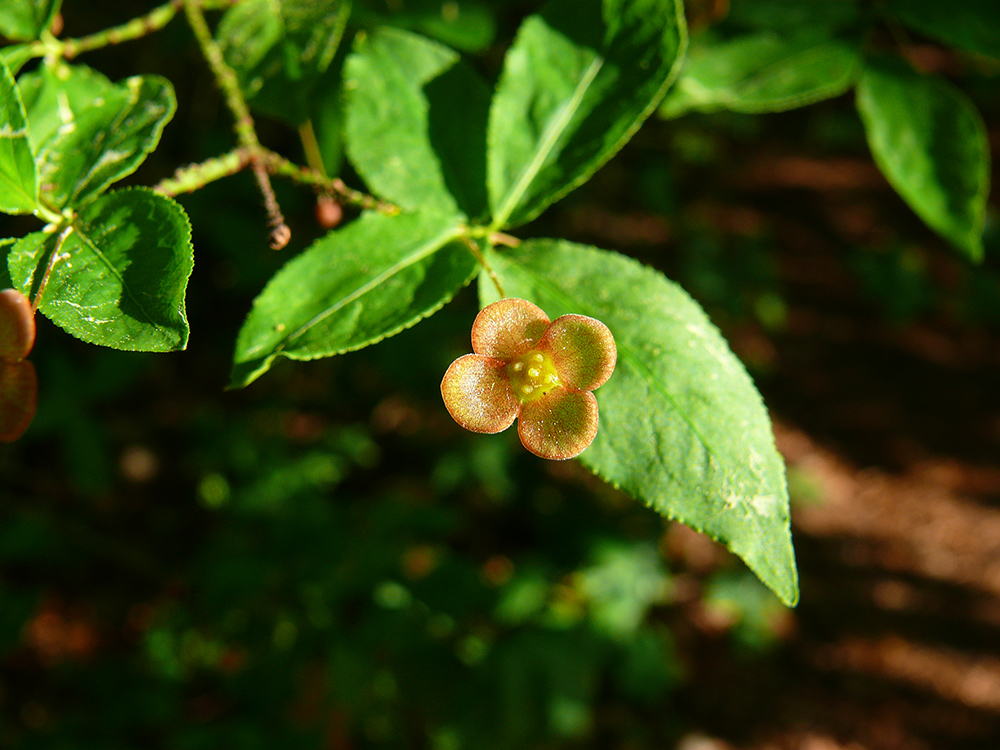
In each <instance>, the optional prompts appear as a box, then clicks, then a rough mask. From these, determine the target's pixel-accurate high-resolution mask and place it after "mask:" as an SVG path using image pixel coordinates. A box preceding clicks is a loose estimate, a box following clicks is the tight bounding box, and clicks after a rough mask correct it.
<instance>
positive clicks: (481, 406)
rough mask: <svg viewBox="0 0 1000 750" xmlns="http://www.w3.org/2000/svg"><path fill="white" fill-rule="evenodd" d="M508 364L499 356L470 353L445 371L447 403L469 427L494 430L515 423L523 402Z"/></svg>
mask: <svg viewBox="0 0 1000 750" xmlns="http://www.w3.org/2000/svg"><path fill="white" fill-rule="evenodd" d="M504 367H505V363H504V362H502V361H500V360H498V359H490V358H489V357H480V356H479V355H478V354H466V355H465V356H464V357H459V358H458V359H456V360H455V361H454V362H452V363H451V367H449V368H448V371H447V372H446V373H445V374H444V379H443V380H442V381H441V396H442V397H443V398H444V405H445V407H446V408H447V409H448V413H449V414H451V416H452V418H453V419H454V420H455V421H456V422H458V423H459V424H460V425H462V427H464V428H465V429H467V430H472V431H473V432H487V433H490V434H492V433H494V432H501V431H503V430H506V429H507V428H508V427H510V426H511V425H512V424H514V418H515V417H516V416H517V410H518V408H519V407H520V404H519V403H518V400H517V398H516V397H515V396H514V393H513V392H512V391H511V389H510V382H509V381H508V379H507V372H506V370H505V369H504Z"/></svg>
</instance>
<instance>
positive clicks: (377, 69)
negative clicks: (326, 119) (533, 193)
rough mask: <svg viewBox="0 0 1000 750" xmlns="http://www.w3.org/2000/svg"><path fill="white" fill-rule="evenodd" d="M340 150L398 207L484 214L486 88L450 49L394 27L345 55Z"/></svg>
mask: <svg viewBox="0 0 1000 750" xmlns="http://www.w3.org/2000/svg"><path fill="white" fill-rule="evenodd" d="M344 87H345V90H346V93H347V104H346V128H345V138H346V141H347V153H348V156H349V157H350V159H351V162H352V163H353V164H354V166H355V167H356V168H357V170H358V172H359V174H361V176H362V177H363V178H364V180H365V182H366V183H368V185H369V187H370V188H371V189H372V191H373V192H375V193H377V194H378V195H380V196H382V197H383V198H385V199H386V200H389V201H391V202H393V203H396V204H398V205H399V206H401V207H402V208H404V209H405V210H409V211H416V210H418V209H421V208H428V209H433V210H439V211H443V212H446V213H455V212H457V211H459V210H460V211H461V212H462V213H464V214H465V215H466V216H469V217H478V216H481V215H482V214H484V213H485V212H486V209H487V206H486V187H485V184H486V143H485V132H486V120H487V116H488V112H489V100H490V92H489V90H488V89H487V87H486V84H485V83H483V81H482V80H481V79H480V78H479V76H478V75H476V73H475V72H474V71H473V70H472V69H471V68H470V67H469V66H468V65H466V64H465V63H463V62H462V61H461V60H460V59H459V56H458V54H457V53H456V52H454V51H452V50H450V49H448V48H447V47H444V46H442V45H440V44H438V43H437V42H432V41H431V40H429V39H425V38H423V37H420V36H416V35H415V34H411V33H409V32H406V31H400V30H398V29H391V28H384V29H380V30H378V31H376V32H375V33H373V34H372V35H371V36H369V37H364V38H361V39H359V40H358V43H357V45H356V46H355V51H354V52H353V54H351V56H350V57H349V58H348V59H347V64H346V66H345V83H344Z"/></svg>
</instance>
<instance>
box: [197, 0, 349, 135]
mask: <svg viewBox="0 0 1000 750" xmlns="http://www.w3.org/2000/svg"><path fill="white" fill-rule="evenodd" d="M349 15H350V3H349V2H347V1H346V0H243V1H242V2H240V3H237V4H235V5H234V6H233V7H232V8H230V9H229V10H228V11H226V14H225V15H224V16H223V17H222V20H221V21H220V22H219V28H218V31H217V33H216V38H217V39H218V42H219V46H220V47H221V48H222V53H223V56H224V57H225V60H226V62H227V63H229V65H230V66H232V68H233V70H235V71H236V75H237V77H238V78H239V81H240V87H241V88H242V89H243V92H244V94H245V96H246V97H247V99H248V100H249V102H250V106H251V107H252V108H253V109H255V110H257V111H259V112H263V113H265V114H268V115H270V116H272V117H276V118H278V119H281V120H284V121H285V122H288V123H291V124H293V125H299V124H301V123H303V122H305V121H306V120H307V119H309V116H310V112H311V109H312V95H313V91H314V88H315V86H316V84H317V83H318V81H319V79H320V77H321V76H322V74H323V73H324V72H325V71H326V69H327V68H328V67H329V66H330V63H331V62H332V61H333V57H334V54H335V53H336V52H337V46H338V45H339V44H340V38H341V36H342V35H343V33H344V26H345V24H346V23H347V18H348V16H349Z"/></svg>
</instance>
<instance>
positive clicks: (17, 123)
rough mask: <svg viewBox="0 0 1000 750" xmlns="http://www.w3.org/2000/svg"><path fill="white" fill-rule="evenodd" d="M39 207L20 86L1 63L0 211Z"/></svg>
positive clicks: (15, 211) (20, 212)
mask: <svg viewBox="0 0 1000 750" xmlns="http://www.w3.org/2000/svg"><path fill="white" fill-rule="evenodd" d="M37 205H38V182H37V181H36V179H35V157H34V156H33V155H32V153H31V143H30V142H29V141H28V122H27V119H26V118H25V114H24V105H23V104H22V103H21V95H20V93H19V92H18V88H17V84H16V83H15V82H14V78H13V76H11V74H10V71H9V70H8V69H7V66H6V65H5V64H4V63H3V62H2V61H0V211H4V212H5V213H9V214H23V213H31V212H32V211H34V210H35V208H36V206H37Z"/></svg>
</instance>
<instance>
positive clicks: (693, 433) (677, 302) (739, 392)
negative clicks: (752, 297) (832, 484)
mask: <svg viewBox="0 0 1000 750" xmlns="http://www.w3.org/2000/svg"><path fill="white" fill-rule="evenodd" d="M488 260H489V262H490V264H491V265H492V266H493V268H494V270H495V271H496V273H497V274H498V275H499V277H500V279H501V280H502V282H503V285H504V287H505V291H506V293H507V294H509V295H512V296H518V297H524V298H526V299H528V300H531V301H533V302H535V303H536V304H538V305H539V306H541V307H542V309H544V310H545V312H546V313H547V314H548V315H549V316H551V317H556V316H559V315H564V314H567V313H581V314H584V315H589V316H591V317H594V318H597V319H598V320H601V321H602V322H604V323H605V324H607V326H608V327H609V328H610V329H611V332H612V333H613V334H614V337H615V341H616V342H617V345H618V366H617V368H616V370H615V373H614V375H612V376H611V379H610V380H608V382H607V383H605V384H604V385H603V386H602V387H601V388H600V389H598V390H597V391H595V395H596V396H597V401H598V404H599V408H600V427H599V429H598V432H597V437H596V438H595V440H594V442H593V444H592V445H591V446H590V448H588V449H587V450H586V451H584V452H583V454H582V455H581V456H580V460H581V461H583V463H584V464H586V465H587V466H588V467H590V468H591V469H592V470H593V471H594V472H595V473H597V474H598V475H599V476H601V477H602V478H604V479H605V480H607V481H609V482H611V483H612V484H614V485H615V486H617V487H620V488H622V489H623V490H625V491H626V492H628V493H629V494H631V495H632V496H633V497H635V498H637V499H640V500H642V501H643V502H645V503H647V504H648V505H650V506H651V507H652V508H653V509H655V510H656V511H657V512H658V513H660V514H662V515H664V516H666V517H668V518H673V519H677V520H679V521H682V522H683V523H686V524H688V525H689V526H691V527H692V528H694V529H697V530H699V531H702V532H704V533H706V534H708V535H709V536H711V537H712V538H713V539H717V540H719V541H721V542H722V543H724V544H725V545H726V546H727V547H728V548H729V549H730V550H732V551H733V552H734V553H736V554H737V555H739V556H740V557H741V558H743V560H745V561H746V563H747V565H748V566H749V567H750V569H751V570H753V571H754V572H755V573H756V574H757V576H758V577H759V578H760V579H761V580H762V581H764V583H766V584H767V585H768V586H769V587H770V588H772V589H773V590H774V591H775V593H777V594H778V596H779V597H781V599H782V601H784V602H785V603H786V604H789V605H793V604H795V602H796V601H797V600H798V583H797V574H796V570H795V559H794V553H793V551H792V544H791V534H790V531H789V508H788V491H787V487H786V484H785V470H784V463H783V461H782V459H781V456H780V455H779V454H778V452H777V450H776V448H775V446H774V437H773V436H772V434H771V428H770V420H769V419H768V415H767V410H766V409H765V408H764V405H763V403H762V401H761V398H760V395H759V394H758V392H757V389H756V388H755V387H754V385H753V382H752V381H751V380H750V377H749V376H748V375H747V372H746V370H745V369H744V368H743V365H742V364H741V363H740V361H739V360H738V359H737V358H736V357H735V356H734V355H733V353H732V352H731V351H730V350H729V347H728V346H727V344H726V342H725V340H724V339H723V338H722V336H721V335H720V333H719V331H718V330H717V329H716V328H715V326H713V325H712V323H711V322H710V321H709V320H708V318H707V316H706V315H705V313H704V312H703V311H702V309H701V308H700V307H699V306H698V304H697V303H695V302H694V301H693V300H692V299H691V298H690V297H689V296H688V295H687V294H686V293H685V292H684V291H683V290H682V289H681V288H680V287H678V286H677V285H676V284H674V283H672V282H671V281H669V280H667V279H666V278H665V277H664V276H662V275H661V274H660V273H658V272H657V271H654V270H653V269H651V268H647V267H645V266H642V265H641V264H639V263H637V262H635V261H634V260H631V259H629V258H626V257H624V256H622V255H619V254H617V253H611V252H607V251H603V250H598V249H596V248H591V247H585V246H582V245H575V244H572V243H569V242H561V241H553V240H532V241H528V242H525V243H524V244H522V245H521V246H520V247H519V248H517V249H516V250H514V251H512V252H509V253H508V252H504V253H502V254H501V253H499V252H496V251H491V252H490V253H489V254H488ZM480 290H481V295H482V296H483V298H484V302H485V301H488V300H489V299H491V298H492V295H493V294H494V293H495V290H493V288H492V286H491V285H490V282H489V281H488V280H485V279H484V278H482V277H481V280H480Z"/></svg>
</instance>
